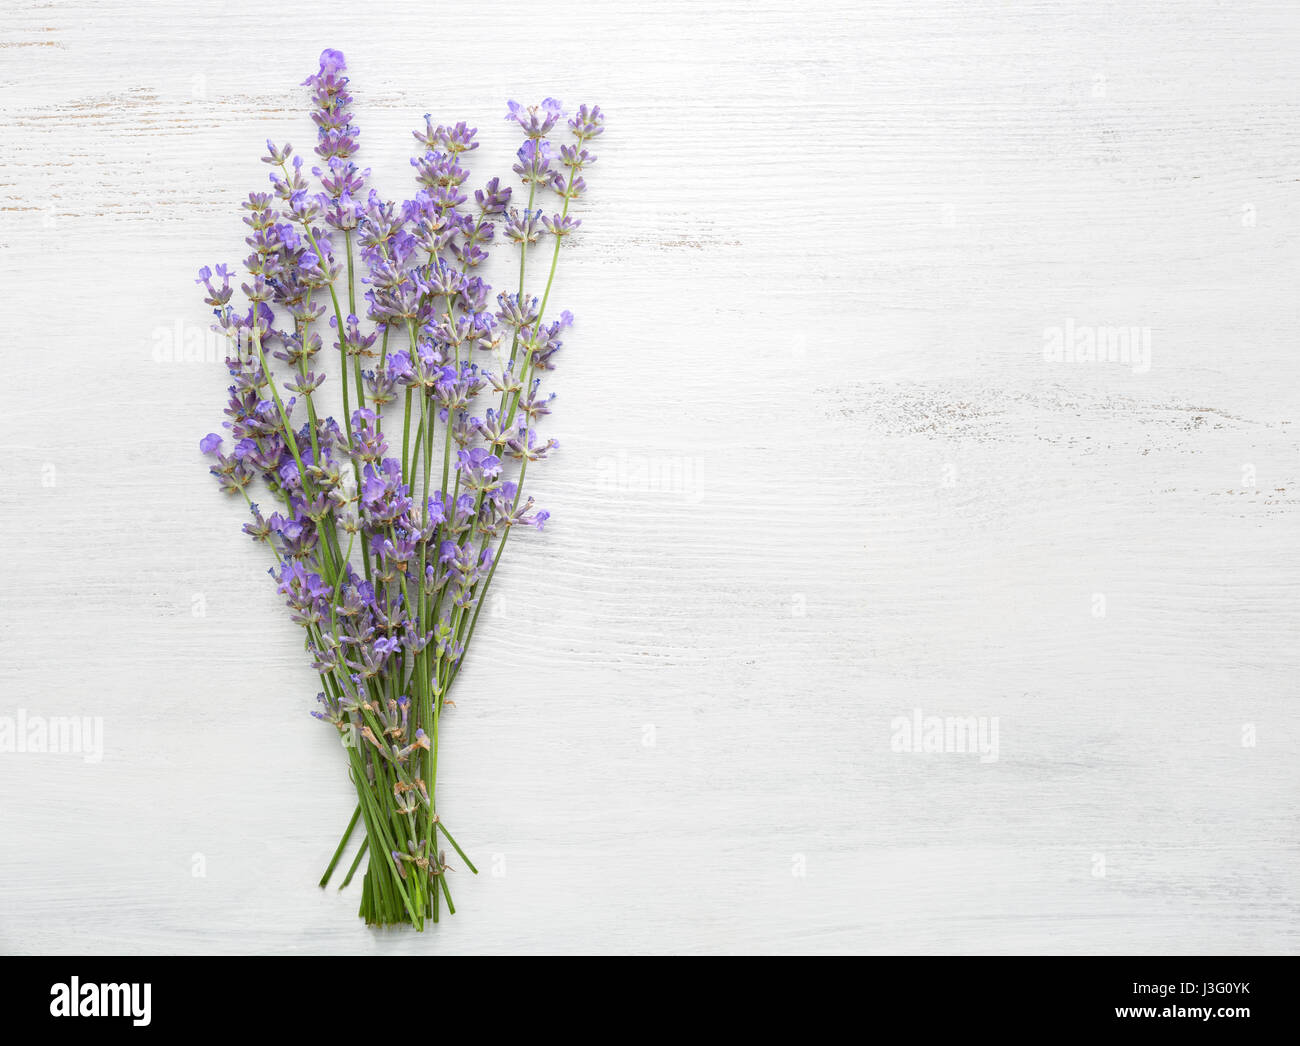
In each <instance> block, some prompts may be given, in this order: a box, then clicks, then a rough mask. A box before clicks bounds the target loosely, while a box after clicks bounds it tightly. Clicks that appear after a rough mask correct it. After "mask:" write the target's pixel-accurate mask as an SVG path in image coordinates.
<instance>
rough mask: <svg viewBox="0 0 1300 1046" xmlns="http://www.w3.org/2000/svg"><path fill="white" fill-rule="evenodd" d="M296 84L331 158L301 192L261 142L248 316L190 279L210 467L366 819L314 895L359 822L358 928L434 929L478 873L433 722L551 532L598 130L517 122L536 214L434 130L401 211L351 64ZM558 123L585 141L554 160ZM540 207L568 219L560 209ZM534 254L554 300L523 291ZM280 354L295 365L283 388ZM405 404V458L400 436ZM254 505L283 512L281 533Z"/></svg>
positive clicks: (587, 111) (205, 280)
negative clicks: (574, 239)
mask: <svg viewBox="0 0 1300 1046" xmlns="http://www.w3.org/2000/svg"><path fill="white" fill-rule="evenodd" d="M305 84H306V86H308V87H310V88H311V99H312V118H313V120H314V122H315V123H316V127H317V145H316V149H315V152H316V154H317V156H318V157H319V159H320V164H319V165H318V166H313V167H312V168H311V169H310V174H311V176H312V177H311V179H309V178H308V176H307V174H306V172H305V171H304V164H303V161H302V158H301V157H300V156H298V155H297V154H295V153H294V152H293V149H292V148H291V147H290V146H284V147H283V148H281V147H277V146H275V145H273V144H272V143H271V142H267V155H266V156H265V157H263V159H264V161H265V162H266V163H268V164H270V165H271V167H272V174H271V187H272V192H270V193H254V194H251V195H250V196H249V197H248V199H247V200H246V201H245V202H244V204H243V209H244V211H245V212H246V214H245V217H244V223H245V225H247V226H248V228H249V235H248V236H247V237H246V240H245V242H246V243H247V244H248V246H249V248H250V250H251V253H250V254H249V255H248V256H247V257H246V258H245V259H244V262H243V269H244V273H245V278H243V279H241V282H240V284H239V290H240V291H242V293H243V295H244V298H245V299H246V301H247V311H243V310H242V309H239V308H236V307H235V306H234V305H233V304H232V299H233V298H234V293H235V289H234V287H233V286H232V279H240V277H238V276H236V274H235V273H234V272H232V270H231V269H230V268H229V267H227V266H224V265H218V266H216V267H215V270H213V269H209V268H207V267H204V268H203V269H201V270H200V272H199V279H198V281H197V282H199V283H201V284H202V285H203V286H204V288H205V291H206V297H205V301H206V302H207V303H208V304H209V305H210V306H212V308H213V310H214V312H215V314H216V317H217V322H216V324H215V329H217V330H220V331H221V332H223V333H224V334H225V335H226V336H227V338H228V339H229V341H230V345H231V354H230V355H229V356H228V358H227V361H226V362H227V365H228V367H229V370H230V374H231V377H232V381H233V383H232V384H231V385H230V386H229V390H228V391H229V401H228V403H227V406H226V410H225V414H226V415H227V418H228V420H227V421H226V422H224V427H225V428H226V429H227V430H228V432H227V435H226V436H222V435H219V434H217V433H209V434H208V435H207V436H205V437H204V438H203V439H202V440H201V441H200V448H201V450H202V451H203V452H204V453H206V454H209V455H211V456H212V457H213V458H215V463H214V464H212V466H211V471H212V473H213V474H214V475H215V476H216V477H217V478H218V480H219V481H220V483H221V485H222V488H223V489H224V490H226V491H228V492H230V493H232V494H233V493H238V494H240V495H242V496H243V498H244V499H245V501H246V502H247V504H248V510H249V513H250V515H251V517H252V518H251V521H250V522H249V523H246V524H245V525H244V531H245V532H246V533H248V534H249V535H250V536H251V537H252V538H253V539H254V540H256V541H259V542H262V543H264V544H265V545H267V547H268V548H269V550H270V552H271V555H272V556H273V557H274V566H273V567H272V569H271V574H272V576H273V577H274V578H275V580H276V581H277V583H278V591H279V592H280V593H282V594H283V595H284V596H285V599H286V603H287V605H288V607H289V609H290V616H291V618H292V619H293V620H294V621H295V622H296V623H297V624H298V625H300V626H301V627H302V628H303V629H304V630H305V633H306V637H305V645H306V648H307V650H308V652H309V653H310V654H311V656H312V659H313V664H314V667H315V669H316V671H317V672H318V673H319V675H320V680H321V685H322V687H323V689H322V690H321V692H320V693H319V694H318V700H319V702H320V706H321V707H320V708H319V709H318V710H317V711H315V712H313V713H312V714H313V715H315V716H316V717H317V718H319V719H321V720H324V721H325V722H327V723H330V724H331V725H332V726H333V727H334V728H335V729H337V730H338V732H339V735H340V737H341V739H342V742H343V746H344V748H345V751H346V753H347V758H348V763H349V771H350V776H351V780H352V782H353V784H354V786H355V788H356V793H357V800H358V801H357V805H356V809H355V810H354V812H353V814H352V818H351V820H350V821H349V823H348V826H347V829H346V831H345V832H344V833H343V837H342V839H341V840H340V841H339V844H338V848H337V849H336V850H335V852H334V856H333V858H332V859H331V861H330V862H329V866H328V868H326V870H325V874H324V875H323V876H322V877H321V880H320V884H321V886H325V885H327V884H328V883H329V882H330V879H331V877H332V876H333V875H334V873H335V871H336V869H337V867H338V865H339V864H340V862H341V860H342V859H343V857H344V855H345V854H346V852H347V847H348V845H349V842H350V840H351V838H352V836H353V834H354V832H355V830H356V828H357V825H358V824H360V825H362V826H363V828H364V837H363V838H362V840H361V842H360V845H359V847H358V849H357V851H356V855H355V857H354V858H353V860H352V862H351V866H350V867H349V868H348V870H347V872H346V874H345V876H344V878H343V881H342V886H347V885H348V884H349V883H350V882H351V881H352V879H353V877H354V875H355V874H356V872H357V870H358V868H359V867H360V865H361V862H362V860H363V859H364V860H366V871H365V875H364V878H363V885H362V891H361V904H360V915H361V916H362V917H363V918H364V919H365V920H366V922H367V923H374V924H380V925H388V924H409V925H411V926H414V927H416V928H417V929H423V928H424V926H425V924H426V921H427V920H429V919H432V921H433V922H437V921H438V919H439V916H440V911H441V908H442V905H443V904H444V903H445V905H446V908H447V911H448V912H449V913H451V912H454V911H455V908H454V906H453V904H452V897H451V889H450V886H449V884H448V882H447V874H446V873H447V872H448V870H449V868H450V865H449V864H448V860H447V854H446V850H445V849H444V848H443V844H444V843H445V844H446V845H448V846H450V847H451V849H452V850H453V851H454V852H455V853H456V854H457V855H458V856H459V858H460V860H461V861H462V862H463V863H464V866H465V867H466V868H467V869H469V870H470V871H471V872H474V873H477V869H476V868H475V867H474V865H473V862H471V861H470V859H469V857H468V856H467V855H466V853H465V851H464V850H463V849H462V848H461V847H460V845H459V844H458V843H457V842H456V840H455V838H454V837H453V836H452V834H451V832H450V831H448V829H447V827H446V825H445V824H444V823H443V821H442V818H441V817H440V816H439V813H438V802H437V776H438V749H439V739H440V735H441V720H442V715H443V712H444V710H445V709H446V708H447V707H448V706H449V705H452V704H453V702H452V701H451V700H450V699H449V694H450V693H451V690H452V687H453V685H454V684H455V682H456V680H457V677H458V676H459V673H460V670H461V666H462V664H463V663H464V655H465V651H466V649H467V648H468V647H469V645H470V643H471V641H472V640H473V638H474V633H475V629H476V628H477V625H478V620H479V615H480V613H481V611H482V608H483V604H484V601H485V599H486V598H487V596H488V594H489V591H490V590H491V586H492V582H493V579H494V578H495V576H496V571H497V567H498V565H499V564H500V561H501V556H502V553H503V552H504V550H505V546H506V543H507V541H508V540H509V537H510V533H511V531H512V530H513V529H514V528H515V527H516V526H519V525H521V524H522V525H524V526H531V527H535V528H537V529H539V530H540V529H541V528H542V527H543V525H544V524H545V522H546V520H547V519H548V518H549V514H548V513H547V512H544V511H538V510H536V509H535V507H534V502H533V499H532V498H531V497H527V498H525V496H524V485H525V479H526V477H527V474H528V468H529V465H530V463H532V462H536V461H541V460H543V459H545V458H546V457H547V456H548V455H549V454H550V453H551V452H553V451H554V450H555V448H556V446H557V443H556V441H555V440H553V439H547V440H542V439H540V438H539V437H538V434H537V429H536V426H537V424H538V422H539V421H540V420H541V419H542V418H544V417H545V416H547V415H548V414H549V413H550V410H551V406H550V404H551V400H552V399H553V396H551V395H543V393H542V392H541V385H542V381H543V378H544V376H545V374H546V373H547V372H549V371H551V370H553V369H554V367H555V356H556V353H557V352H558V351H559V349H560V347H561V344H562V341H561V338H562V335H563V334H564V332H565V331H566V330H567V328H568V327H569V326H570V325H571V324H572V322H573V317H572V315H571V314H570V313H568V312H563V313H561V314H560V315H559V316H558V317H556V318H554V319H551V318H549V315H550V314H549V313H548V307H549V306H550V303H551V290H552V286H553V284H554V281H555V274H556V268H557V266H558V263H559V257H560V248H561V244H562V242H563V241H564V239H566V238H567V237H569V236H570V235H572V234H573V232H574V230H575V229H576V228H577V227H578V226H579V225H580V224H581V222H580V221H579V220H578V219H576V218H574V217H572V216H571V215H570V213H569V212H570V205H571V204H572V203H573V202H574V201H575V200H576V199H578V198H579V197H581V196H582V195H583V194H584V192H585V190H586V184H585V181H584V178H583V176H582V172H583V171H584V170H585V169H586V168H587V167H589V166H590V165H591V164H592V163H593V162H594V161H595V157H594V156H593V155H591V153H590V152H589V151H588V150H587V148H586V146H587V144H588V143H589V142H590V141H591V140H592V139H594V138H595V137H597V136H598V135H600V134H601V133H602V131H603V123H604V117H603V115H602V114H601V112H600V109H599V108H598V107H594V106H593V107H590V108H589V107H587V106H581V107H579V108H578V109H577V111H576V112H575V113H574V114H572V116H571V118H569V119H567V120H565V116H566V114H565V112H564V110H563V108H562V106H561V105H560V103H559V102H557V101H555V100H554V99H549V98H548V99H546V100H545V101H544V102H542V103H541V104H540V105H537V106H522V105H519V104H518V103H515V102H511V103H510V105H509V113H508V115H507V119H508V120H511V121H513V123H514V124H516V125H517V126H518V127H519V128H520V129H521V130H522V131H523V135H524V141H523V144H522V146H521V147H520V149H519V150H518V153H517V160H518V162H517V163H516V164H515V165H514V167H513V170H514V172H515V173H516V174H517V175H518V176H519V178H520V179H521V180H522V182H523V184H524V185H525V186H526V188H527V193H528V203H527V206H526V207H525V208H523V209H522V210H520V209H519V208H516V207H513V206H511V198H512V195H513V190H512V189H511V188H510V187H509V186H503V185H502V184H501V181H500V179H499V178H492V179H490V180H489V181H487V182H486V184H485V185H484V187H483V188H482V189H479V190H477V191H475V192H474V194H473V201H472V204H471V201H470V196H469V194H468V191H467V190H465V189H463V188H462V186H463V185H464V183H465V182H466V181H467V180H468V178H469V172H468V170H466V169H465V167H463V166H462V164H463V163H464V162H466V159H467V154H468V153H470V152H472V151H473V150H474V149H476V148H477V147H478V143H477V141H476V136H477V131H476V130H475V129H474V128H470V127H467V126H466V125H465V124H464V123H457V124H452V125H442V124H438V125H435V124H434V122H433V120H432V119H431V118H430V117H427V116H426V117H425V124H426V126H425V128H424V129H423V130H421V131H417V132H415V138H416V140H417V142H419V144H420V149H419V150H418V152H417V155H416V156H415V157H414V158H413V159H412V161H411V163H412V166H413V167H414V168H415V171H416V177H417V181H418V183H419V186H420V187H419V189H418V190H417V191H416V193H415V194H414V197H413V198H412V199H410V200H405V201H403V202H402V203H401V204H397V203H394V202H389V201H386V200H384V199H383V198H381V197H380V196H379V195H378V194H377V193H376V192H375V191H374V190H373V189H369V190H368V191H367V189H368V187H367V185H366V182H367V179H368V178H369V175H370V172H369V171H368V170H361V169H360V168H358V166H357V165H356V164H355V163H354V162H353V160H352V156H353V155H354V154H355V152H356V151H357V138H358V131H357V128H356V126H355V125H354V124H353V122H352V113H351V112H349V111H348V107H349V105H350V104H351V102H352V96H351V94H350V92H349V86H348V85H349V80H348V77H347V75H346V63H345V61H344V58H343V55H342V54H340V53H339V52H338V51H334V50H327V51H325V52H324V53H322V55H321V59H320V69H319V71H318V72H317V73H314V74H313V75H312V76H310V77H308V79H307V80H306V81H305ZM562 121H563V123H562ZM557 127H559V128H561V129H562V130H567V137H568V138H569V141H568V142H566V143H564V144H562V145H560V146H559V147H558V148H557V146H556V145H555V144H554V143H553V142H552V140H551V134H552V132H553V131H554V130H555V129H556V128H557ZM312 179H314V181H313V180H312ZM316 186H319V188H316ZM547 196H549V197H551V198H553V199H556V200H558V210H555V211H552V213H549V214H548V213H545V209H544V207H543V202H544V199H545V198H546V197H547ZM498 227H500V229H501V231H502V232H503V234H504V238H505V239H507V240H508V241H510V243H512V244H513V245H514V246H516V247H517V248H518V250H519V266H518V286H517V288H514V289H511V290H509V291H506V292H502V293H499V294H497V295H496V296H495V301H492V300H491V296H490V292H491V288H490V287H489V286H488V284H487V283H486V282H485V281H484V279H483V278H482V276H481V275H480V272H481V266H482V265H483V263H484V262H485V261H486V260H487V258H488V249H489V248H490V247H491V246H492V245H493V244H494V243H495V242H496V241H497V231H498ZM538 254H540V256H541V260H542V266H541V271H542V272H544V273H545V279H544V283H543V284H542V292H541V294H540V296H538V295H536V294H532V295H530V294H529V293H528V285H529V282H530V281H531V280H533V278H534V269H535V265H536V263H535V261H534V258H535V257H536V256H537V255H538ZM538 282H539V283H540V282H542V281H540V280H539V281H538ZM344 298H345V300H346V311H345V309H344ZM359 299H360V302H361V309H360V311H359V310H358V301H359ZM321 320H326V321H327V323H328V327H329V329H330V331H331V332H332V336H333V346H332V347H333V350H334V352H337V354H338V356H337V358H338V361H339V384H340V386H341V403H342V424H341V425H340V424H339V423H338V422H337V421H335V419H334V418H333V417H331V416H328V415H326V414H325V413H324V410H323V406H322V404H321V402H320V400H321V395H320V393H319V390H320V389H321V386H322V385H323V384H324V383H325V374H324V373H323V372H318V371H317V370H315V369H314V367H313V363H314V361H315V359H316V357H317V356H318V354H320V353H321V351H322V349H323V348H324V344H323V341H322V338H321V334H320V333H319V331H317V330H316V327H317V324H318V321H321ZM272 360H276V361H278V362H279V363H280V364H282V365H283V368H285V369H286V370H287V371H288V375H289V377H288V380H283V377H282V378H281V384H280V385H277V377H276V375H275V374H274V372H273V364H272ZM281 388H283V389H284V390H285V392H287V393H292V395H285V392H282V391H281ZM480 397H482V399H483V400H485V401H486V405H485V407H484V408H483V409H482V410H481V412H480V411H479V409H478V406H477V404H478V402H479V400H480ZM398 400H400V401H401V441H400V450H401V456H400V458H398V457H396V456H393V455H390V454H389V453H388V451H389V447H390V434H389V432H388V431H387V430H386V429H385V421H386V413H388V411H386V408H389V407H390V406H391V405H393V404H395V403H396V402H397V401H398ZM304 415H305V417H304ZM295 419H297V420H295ZM227 439H229V440H230V444H231V445H230V446H229V448H228V449H227ZM393 449H394V452H395V451H396V444H393ZM255 486H256V487H258V488H264V489H265V491H266V492H267V493H268V494H269V496H270V497H271V498H273V499H274V500H275V502H276V510H275V511H274V512H272V513H271V514H270V515H269V516H264V515H263V513H262V511H261V509H260V507H259V505H258V504H257V503H256V502H255V501H254V500H253V494H252V491H253V489H254V488H255ZM340 888H341V887H340Z"/></svg>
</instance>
